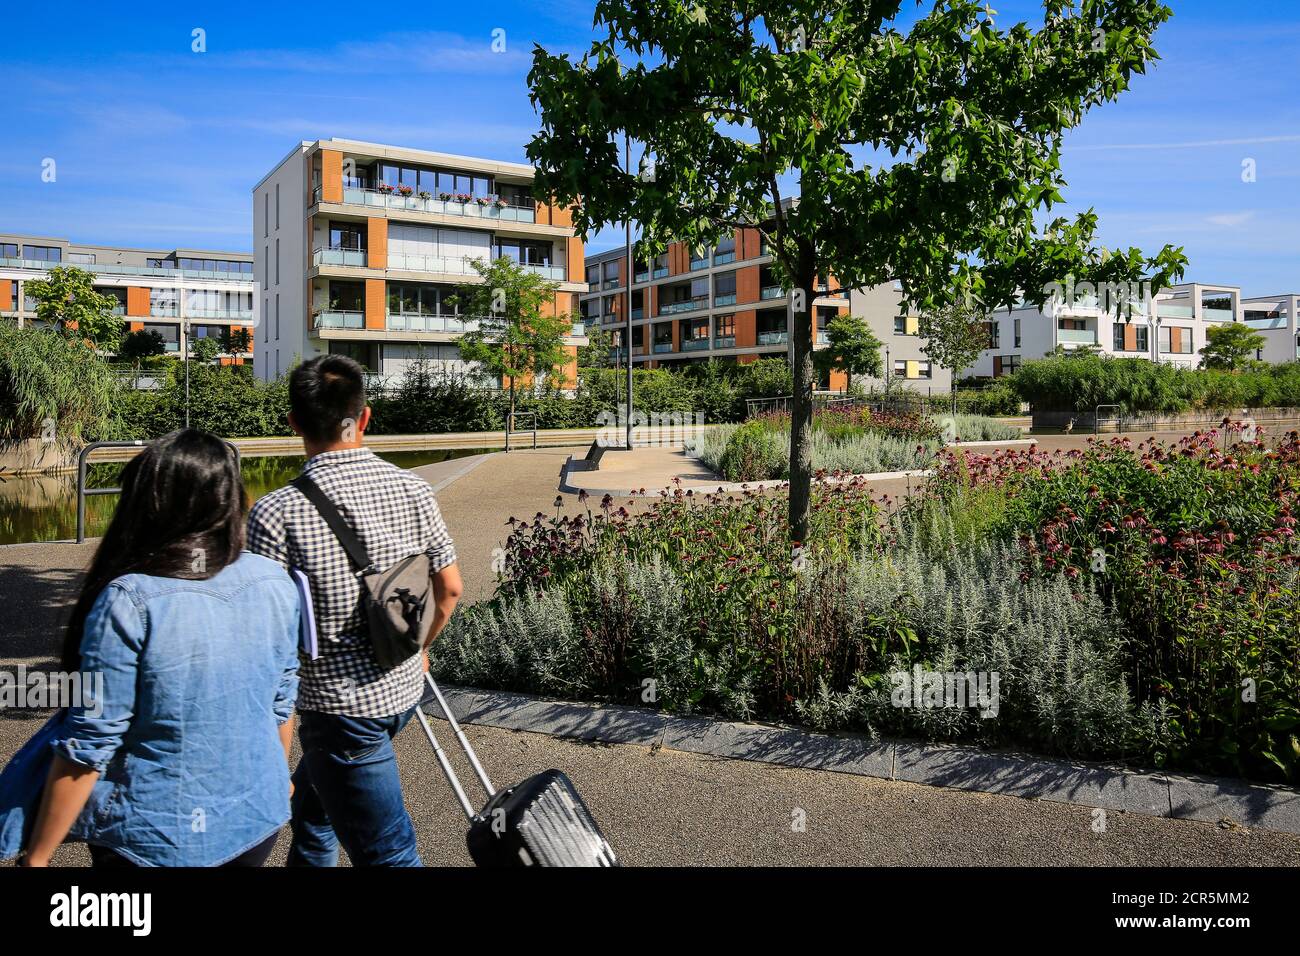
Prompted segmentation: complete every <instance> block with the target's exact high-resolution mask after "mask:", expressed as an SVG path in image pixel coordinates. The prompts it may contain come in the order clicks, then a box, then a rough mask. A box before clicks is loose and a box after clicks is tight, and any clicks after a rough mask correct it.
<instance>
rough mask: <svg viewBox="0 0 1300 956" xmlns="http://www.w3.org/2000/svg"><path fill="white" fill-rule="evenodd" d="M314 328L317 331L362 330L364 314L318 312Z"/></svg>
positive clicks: (364, 321)
mask: <svg viewBox="0 0 1300 956" xmlns="http://www.w3.org/2000/svg"><path fill="white" fill-rule="evenodd" d="M315 327H316V328H318V329H364V328H365V327H366V315H365V313H364V312H318V313H317V314H316V324H315Z"/></svg>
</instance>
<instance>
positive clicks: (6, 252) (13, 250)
mask: <svg viewBox="0 0 1300 956" xmlns="http://www.w3.org/2000/svg"><path fill="white" fill-rule="evenodd" d="M17 258H18V243H16V242H0V259H17Z"/></svg>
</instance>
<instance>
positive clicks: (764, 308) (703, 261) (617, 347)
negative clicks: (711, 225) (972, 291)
mask: <svg viewBox="0 0 1300 956" xmlns="http://www.w3.org/2000/svg"><path fill="white" fill-rule="evenodd" d="M586 268H587V272H586V279H587V285H588V287H589V290H590V291H589V292H588V293H587V294H585V295H583V296H582V297H581V299H580V303H581V305H580V307H581V310H582V317H583V321H584V322H586V323H587V324H588V325H589V326H599V327H601V328H604V329H606V330H608V331H609V332H610V336H611V341H612V346H613V347H612V350H611V351H612V353H613V355H614V356H615V358H621V357H622V356H623V355H624V346H623V338H624V335H625V334H626V328H627V316H626V312H625V310H626V308H627V302H628V296H627V292H628V289H627V288H626V285H625V283H626V272H627V257H626V254H625V250H624V249H621V248H618V249H611V250H609V251H606V252H601V253H598V254H595V255H592V256H589V257H588V258H587V263H586ZM633 271H634V274H633V276H632V287H631V310H632V363H633V365H634V366H643V367H646V368H672V367H680V366H683V365H690V364H693V363H699V362H708V361H723V362H732V363H738V364H746V363H748V362H753V361H755V360H756V359H760V358H784V359H786V360H787V361H790V360H791V359H792V357H793V345H792V343H791V342H790V335H789V331H790V328H791V323H792V322H793V315H794V313H793V308H792V303H791V297H790V294H789V291H788V290H786V289H784V288H783V287H782V286H781V284H780V283H779V282H778V281H777V279H776V275H775V273H774V271H773V269H772V257H771V255H770V254H769V252H768V249H767V247H766V243H765V241H764V239H763V237H762V234H761V233H760V232H759V230H757V229H737V230H735V232H734V234H733V235H731V236H728V237H727V238H726V239H724V240H722V241H721V242H719V243H718V244H717V245H716V246H715V247H714V248H712V249H692V248H689V247H688V246H687V245H686V244H684V243H680V242H672V243H669V245H668V249H667V251H666V252H664V253H663V254H661V255H660V256H658V257H657V258H656V259H655V260H654V261H653V262H649V261H644V262H638V263H636V266H635V269H634V270H633ZM819 290H820V291H821V293H822V294H820V295H819V296H818V297H817V298H816V299H815V300H814V302H813V310H814V316H815V321H816V323H817V331H816V336H815V338H814V348H820V347H823V346H825V344H826V327H827V325H828V324H829V323H830V321H831V320H832V319H833V318H834V317H835V316H837V315H844V314H849V313H852V314H853V315H858V316H862V317H863V318H864V319H866V320H867V322H868V324H869V325H870V326H871V328H872V329H873V330H874V331H875V333H876V336H877V337H878V338H879V339H880V340H881V342H883V343H884V344H885V346H886V348H888V349H889V354H888V358H887V360H886V366H887V367H886V369H885V370H884V371H883V373H882V375H881V376H879V377H878V378H873V379H865V380H864V381H863V384H864V385H865V386H866V387H868V388H870V387H873V386H874V387H878V388H883V387H885V385H886V384H887V380H888V381H889V382H892V383H893V384H895V385H903V384H906V385H908V386H911V387H913V388H920V389H924V388H934V389H943V390H946V389H947V388H948V382H949V381H950V379H949V377H948V375H947V373H946V372H944V371H943V370H942V369H939V368H937V367H934V366H932V364H931V363H930V362H929V361H928V360H926V358H925V356H924V353H923V352H922V351H921V344H922V342H921V340H920V339H919V338H918V337H917V335H916V322H917V319H916V316H915V315H912V316H910V317H909V316H907V315H906V313H901V312H900V300H901V296H900V293H899V291H898V289H897V288H896V286H894V285H893V284H887V285H883V286H879V287H876V288H873V289H867V290H857V289H855V290H852V291H849V290H843V289H839V288H837V287H835V286H834V285H833V284H832V283H828V281H827V280H826V279H822V281H821V282H820V283H819ZM818 385H819V388H820V389H822V390H828V391H841V390H843V389H844V387H845V385H846V376H845V375H843V374H842V373H838V372H832V373H830V374H829V375H823V377H822V380H821V381H820V382H819V383H818Z"/></svg>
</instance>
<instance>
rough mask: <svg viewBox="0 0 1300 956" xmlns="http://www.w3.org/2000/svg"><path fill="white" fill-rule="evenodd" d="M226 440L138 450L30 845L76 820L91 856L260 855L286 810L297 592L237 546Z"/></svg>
mask: <svg viewBox="0 0 1300 956" xmlns="http://www.w3.org/2000/svg"><path fill="white" fill-rule="evenodd" d="M247 511H248V501H247V498H246V496H245V493H244V486H243V482H242V481H241V480H240V476H239V462H238V460H237V458H236V455H235V452H234V449H232V448H231V447H230V446H229V445H228V444H227V443H226V442H224V441H222V440H221V439H219V438H216V437H214V436H212V435H208V434H206V433H204V432H200V431H196V430H194V429H185V430H183V431H177V432H172V433H171V434H170V435H167V436H165V437H163V438H160V439H158V440H157V441H155V442H153V443H151V444H150V445H149V446H148V447H146V448H145V450H144V451H143V452H141V453H140V454H139V455H138V456H136V457H135V458H134V459H132V460H131V462H130V463H129V464H128V465H127V466H126V468H125V470H124V472H123V475H122V495H121V499H120V500H119V502H118V506H117V511H116V512H115V513H114V515H113V521H112V523H111V524H110V525H109V528H108V531H107V532H106V533H105V535H104V538H103V540H102V541H101V542H100V545H99V549H98V550H97V551H96V552H95V558H94V561H93V562H92V563H91V566H90V570H89V572H88V573H87V575H86V580H85V584H84V586H83V588H82V591H81V597H80V599H79V600H78V601H77V604H76V607H75V608H74V610H73V613H72V618H71V621H70V623H69V626H68V631H67V636H66V639H65V643H64V648H63V659H64V667H65V668H66V669H67V670H68V671H69V672H75V671H81V672H82V675H83V680H82V686H83V687H93V686H97V685H96V681H97V679H98V678H99V675H102V685H99V686H102V692H101V693H100V695H99V697H100V699H96V700H93V701H86V700H82V701H81V702H80V704H81V706H73V707H70V708H69V710H68V712H67V715H66V717H65V718H64V721H63V724H62V727H61V728H60V730H59V733H58V734H57V738H56V740H55V741H54V743H53V744H52V747H53V751H54V756H53V764H52V766H51V768H50V772H49V776H48V778H47V782H46V785H45V791H44V795H43V797H42V800H41V806H40V810H39V812H38V814H37V817H36V821H35V824H34V826H33V828H32V831H31V836H30V838H29V839H28V841H27V853H26V857H25V859H24V862H25V863H26V864H27V865H29V866H44V865H47V864H48V862H49V859H50V855H51V854H52V853H53V852H54V849H55V848H56V847H57V846H58V845H59V844H60V843H61V842H62V841H63V840H64V839H65V837H67V836H69V835H71V836H72V837H73V838H74V839H80V840H85V841H86V842H87V843H88V844H89V845H90V851H91V856H92V858H93V860H94V862H95V865H96V866H132V865H136V866H220V865H236V866H238V865H246V866H260V865H261V864H262V863H263V862H265V860H266V858H267V857H268V856H269V854H270V852H271V848H272V847H273V846H274V843H275V838H276V835H277V833H278V832H279V830H280V827H281V826H282V825H283V824H284V822H285V821H286V820H288V818H289V789H290V788H289V772H288V751H289V743H290V740H291V739H292V735H293V725H292V714H293V704H294V698H295V696H296V695H297V689H298V653H297V651H298V618H299V603H298V592H297V588H296V587H295V586H294V584H293V582H292V581H291V580H290V578H289V576H288V575H287V574H286V573H285V571H284V569H283V568H281V567H280V566H279V565H278V564H276V563H275V562H274V561H270V560H267V559H266V558H262V557H259V556H257V555H254V554H250V553H248V552H245V551H244V550H243V547H244V523H245V518H246V515H247Z"/></svg>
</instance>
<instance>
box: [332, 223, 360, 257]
mask: <svg viewBox="0 0 1300 956" xmlns="http://www.w3.org/2000/svg"><path fill="white" fill-rule="evenodd" d="M330 248H331V249H348V250H350V251H353V252H365V251H366V230H365V229H363V228H362V227H361V226H360V225H358V224H357V223H353V222H332V223H330Z"/></svg>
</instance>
